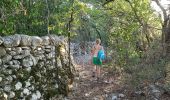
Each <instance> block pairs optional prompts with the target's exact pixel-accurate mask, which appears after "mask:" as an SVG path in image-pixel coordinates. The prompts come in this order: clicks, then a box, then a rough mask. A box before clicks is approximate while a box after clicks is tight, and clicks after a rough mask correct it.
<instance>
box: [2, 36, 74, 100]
mask: <svg viewBox="0 0 170 100" xmlns="http://www.w3.org/2000/svg"><path fill="white" fill-rule="evenodd" d="M53 37H54V36H53ZM55 37H57V36H55ZM50 40H51V39H50V38H49V37H48V36H44V37H37V36H27V35H18V34H16V35H13V36H6V37H0V86H1V87H0V99H1V98H7V99H12V100H15V99H16V100H18V99H23V100H24V99H29V100H39V99H49V98H50V97H52V96H54V95H56V94H58V92H59V91H67V90H59V89H66V88H62V86H61V85H60V87H59V85H58V84H59V83H60V81H61V80H63V79H60V78H58V77H59V76H61V75H59V72H58V70H60V69H62V67H63V65H62V64H61V65H59V66H60V67H58V64H56V63H57V62H56V59H57V58H56V56H55V55H56V52H57V53H60V51H56V50H57V48H55V47H56V46H57V45H60V43H62V42H63V41H64V42H66V41H65V39H64V38H63V37H62V38H61V37H57V39H56V38H52V41H53V43H52V41H50ZM66 63H68V61H66ZM67 67H70V66H67ZM59 68H60V69H59ZM69 70H70V69H69ZM70 72H71V73H72V71H71V70H70ZM62 74H63V75H64V76H65V75H68V74H67V70H64V72H62ZM66 80H69V78H67V79H66ZM63 84H64V87H65V86H66V85H67V83H66V82H65V83H63Z"/></svg>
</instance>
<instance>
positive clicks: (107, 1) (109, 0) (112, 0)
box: [102, 0, 115, 6]
mask: <svg viewBox="0 0 170 100" xmlns="http://www.w3.org/2000/svg"><path fill="white" fill-rule="evenodd" d="M114 1H115V0H106V2H104V3H103V4H102V6H105V5H106V4H108V3H110V2H114Z"/></svg>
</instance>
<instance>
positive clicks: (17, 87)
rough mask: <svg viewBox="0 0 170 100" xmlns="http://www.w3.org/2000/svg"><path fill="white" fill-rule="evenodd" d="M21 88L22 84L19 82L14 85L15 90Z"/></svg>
mask: <svg viewBox="0 0 170 100" xmlns="http://www.w3.org/2000/svg"><path fill="white" fill-rule="evenodd" d="M21 88H22V83H21V82H17V84H15V89H16V90H19V89H21Z"/></svg>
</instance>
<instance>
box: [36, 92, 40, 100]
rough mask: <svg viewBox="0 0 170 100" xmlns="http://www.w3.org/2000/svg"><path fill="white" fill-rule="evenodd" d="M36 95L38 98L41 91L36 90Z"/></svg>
mask: <svg viewBox="0 0 170 100" xmlns="http://www.w3.org/2000/svg"><path fill="white" fill-rule="evenodd" d="M36 95H37V98H38V99H39V98H41V93H40V91H38V90H37V91H36Z"/></svg>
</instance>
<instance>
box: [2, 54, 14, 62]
mask: <svg viewBox="0 0 170 100" xmlns="http://www.w3.org/2000/svg"><path fill="white" fill-rule="evenodd" d="M11 59H12V56H11V55H6V56H4V57H3V58H2V62H3V64H5V63H7V62H9V61H10V60H11Z"/></svg>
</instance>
